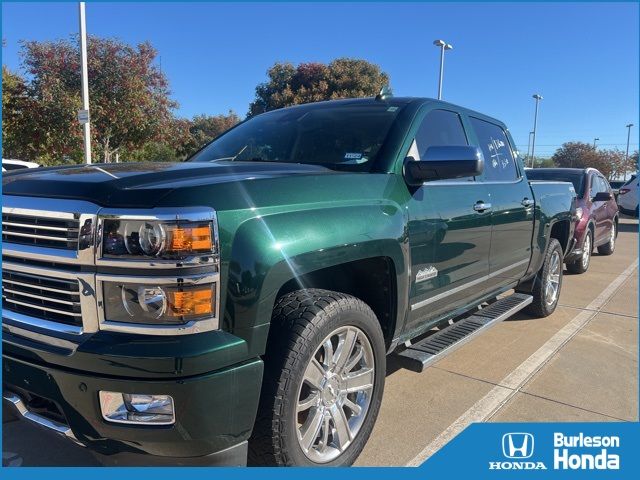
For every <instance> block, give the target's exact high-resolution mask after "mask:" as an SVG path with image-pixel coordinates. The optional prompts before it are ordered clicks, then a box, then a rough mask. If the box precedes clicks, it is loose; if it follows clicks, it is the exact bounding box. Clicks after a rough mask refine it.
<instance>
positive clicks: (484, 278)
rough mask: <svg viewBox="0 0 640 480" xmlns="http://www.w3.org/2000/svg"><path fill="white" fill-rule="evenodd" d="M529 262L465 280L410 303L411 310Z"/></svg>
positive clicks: (524, 261)
mask: <svg viewBox="0 0 640 480" xmlns="http://www.w3.org/2000/svg"><path fill="white" fill-rule="evenodd" d="M528 263H529V259H526V260H521V261H519V262H517V263H514V264H513V265H509V266H508V267H505V268H501V269H500V270H496V271H495V272H491V273H490V274H488V275H484V276H482V277H480V278H476V279H475V280H472V281H470V282H467V283H465V284H463V285H460V286H458V287H456V288H452V289H451V290H448V291H446V292H442V293H440V294H438V295H435V296H433V297H430V298H427V299H425V300H422V301H420V302H417V303H414V304H413V305H411V311H413V310H417V309H418V308H422V307H426V306H427V305H430V304H432V303H433V302H437V301H438V300H442V299H443V298H446V297H448V296H450V295H453V294H456V293H458V292H461V291H462V290H466V289H467V288H471V287H473V286H474V285H478V284H479V283H482V282H486V281H487V280H489V279H491V278H493V277H497V276H498V275H502V274H503V273H505V272H508V271H509V270H513V269H514V268H516V267H519V266H520V265H524V264H528Z"/></svg>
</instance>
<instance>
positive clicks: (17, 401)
mask: <svg viewBox="0 0 640 480" xmlns="http://www.w3.org/2000/svg"><path fill="white" fill-rule="evenodd" d="M2 398H3V399H4V400H5V401H6V402H8V403H9V404H10V405H12V406H13V408H14V410H15V411H16V412H17V413H18V414H19V415H20V416H21V417H22V418H24V419H26V420H29V421H30V422H33V423H35V424H37V425H39V426H41V427H44V428H46V429H47V430H50V431H52V432H55V433H57V434H58V435H62V436H63V437H66V438H68V439H69V440H71V441H72V442H74V443H75V444H77V445H80V446H81V447H84V445H83V444H82V443H80V441H79V440H78V439H77V438H76V436H75V435H74V434H73V432H72V431H71V428H69V426H68V425H65V424H63V423H59V422H56V421H54V420H49V419H48V418H46V417H43V416H42V415H38V414H36V413H33V412H30V411H29V409H28V408H27V405H26V404H25V403H24V402H23V401H22V399H21V398H20V397H19V396H18V395H16V394H15V393H10V392H2Z"/></svg>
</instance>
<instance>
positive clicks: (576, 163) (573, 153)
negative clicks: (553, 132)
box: [552, 142, 637, 179]
mask: <svg viewBox="0 0 640 480" xmlns="http://www.w3.org/2000/svg"><path fill="white" fill-rule="evenodd" d="M552 160H553V161H554V163H555V164H556V165H557V166H558V167H569V168H587V167H592V168H597V169H598V170H599V171H600V172H601V173H602V174H603V175H604V176H605V177H607V178H609V179H613V178H623V177H624V176H625V174H626V173H628V172H632V171H633V172H634V171H636V166H637V160H634V159H633V157H632V156H631V155H630V156H629V158H628V159H627V158H626V155H625V152H623V151H621V150H619V149H617V148H616V149H611V150H606V149H596V148H594V147H593V145H591V144H588V143H583V142H567V143H564V144H563V145H562V147H560V148H559V149H558V150H557V151H556V153H554V154H553V157H552Z"/></svg>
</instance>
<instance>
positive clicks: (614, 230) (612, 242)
mask: <svg viewBox="0 0 640 480" xmlns="http://www.w3.org/2000/svg"><path fill="white" fill-rule="evenodd" d="M617 236H618V224H617V223H616V222H615V221H614V222H613V225H611V234H610V236H609V241H608V242H607V243H605V244H604V245H600V246H599V247H598V253H599V254H600V255H611V254H612V253H613V251H614V250H615V249H616V238H617Z"/></svg>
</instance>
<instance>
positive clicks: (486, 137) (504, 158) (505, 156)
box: [471, 117, 519, 182]
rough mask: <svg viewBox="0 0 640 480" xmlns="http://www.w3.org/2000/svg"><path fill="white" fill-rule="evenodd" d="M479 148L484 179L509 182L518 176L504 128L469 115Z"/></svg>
mask: <svg viewBox="0 0 640 480" xmlns="http://www.w3.org/2000/svg"><path fill="white" fill-rule="evenodd" d="M471 125H472V126H473V129H474V130H475V131H476V135H477V137H478V141H479V142H480V149H481V150H482V154H483V155H484V179H485V180H486V181H489V182H496V181H498V182H510V181H514V180H517V179H518V178H519V174H518V169H517V168H516V162H515V158H514V156H513V152H512V151H511V146H510V145H509V140H508V139H507V136H506V134H505V133H504V130H503V129H502V128H501V127H500V126H498V125H495V124H493V123H490V122H486V121H484V120H480V119H479V118H474V117H471Z"/></svg>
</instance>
